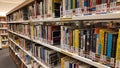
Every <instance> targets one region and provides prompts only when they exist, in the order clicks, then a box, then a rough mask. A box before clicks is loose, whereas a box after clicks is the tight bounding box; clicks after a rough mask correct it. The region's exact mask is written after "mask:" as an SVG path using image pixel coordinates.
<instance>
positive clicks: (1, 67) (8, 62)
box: [0, 48, 17, 68]
mask: <svg viewBox="0 0 120 68" xmlns="http://www.w3.org/2000/svg"><path fill="white" fill-rule="evenodd" d="M0 68H17V66H16V64H15V63H14V61H13V60H12V58H11V57H10V55H9V49H8V48H6V49H1V50H0Z"/></svg>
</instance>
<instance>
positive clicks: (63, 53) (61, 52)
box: [61, 50, 72, 57]
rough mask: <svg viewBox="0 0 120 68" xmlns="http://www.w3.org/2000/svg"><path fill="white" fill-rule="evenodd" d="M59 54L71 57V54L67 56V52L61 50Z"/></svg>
mask: <svg viewBox="0 0 120 68" xmlns="http://www.w3.org/2000/svg"><path fill="white" fill-rule="evenodd" d="M61 53H63V54H65V55H68V56H70V57H72V54H69V53H67V52H65V51H63V50H61Z"/></svg>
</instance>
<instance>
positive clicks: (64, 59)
mask: <svg viewBox="0 0 120 68" xmlns="http://www.w3.org/2000/svg"><path fill="white" fill-rule="evenodd" d="M69 59H70V58H69V57H68V56H66V57H63V58H61V68H65V65H64V62H65V61H66V60H69Z"/></svg>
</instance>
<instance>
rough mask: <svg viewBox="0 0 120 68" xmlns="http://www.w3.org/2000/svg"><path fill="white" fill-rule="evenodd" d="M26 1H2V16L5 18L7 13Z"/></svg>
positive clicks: (0, 11) (0, 12) (0, 4)
mask: <svg viewBox="0 0 120 68" xmlns="http://www.w3.org/2000/svg"><path fill="white" fill-rule="evenodd" d="M24 1H25V0H0V16H5V15H6V13H7V12H9V11H10V10H12V9H13V8H14V7H16V6H17V5H19V4H21V3H22V2H24Z"/></svg>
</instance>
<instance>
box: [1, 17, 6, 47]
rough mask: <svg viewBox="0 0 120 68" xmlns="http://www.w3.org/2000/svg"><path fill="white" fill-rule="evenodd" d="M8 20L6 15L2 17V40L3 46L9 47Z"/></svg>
mask: <svg viewBox="0 0 120 68" xmlns="http://www.w3.org/2000/svg"><path fill="white" fill-rule="evenodd" d="M7 35H8V34H7V22H6V18H5V17H0V38H1V39H0V42H1V44H0V45H1V48H6V47H8V40H7V38H8V36H7Z"/></svg>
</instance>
